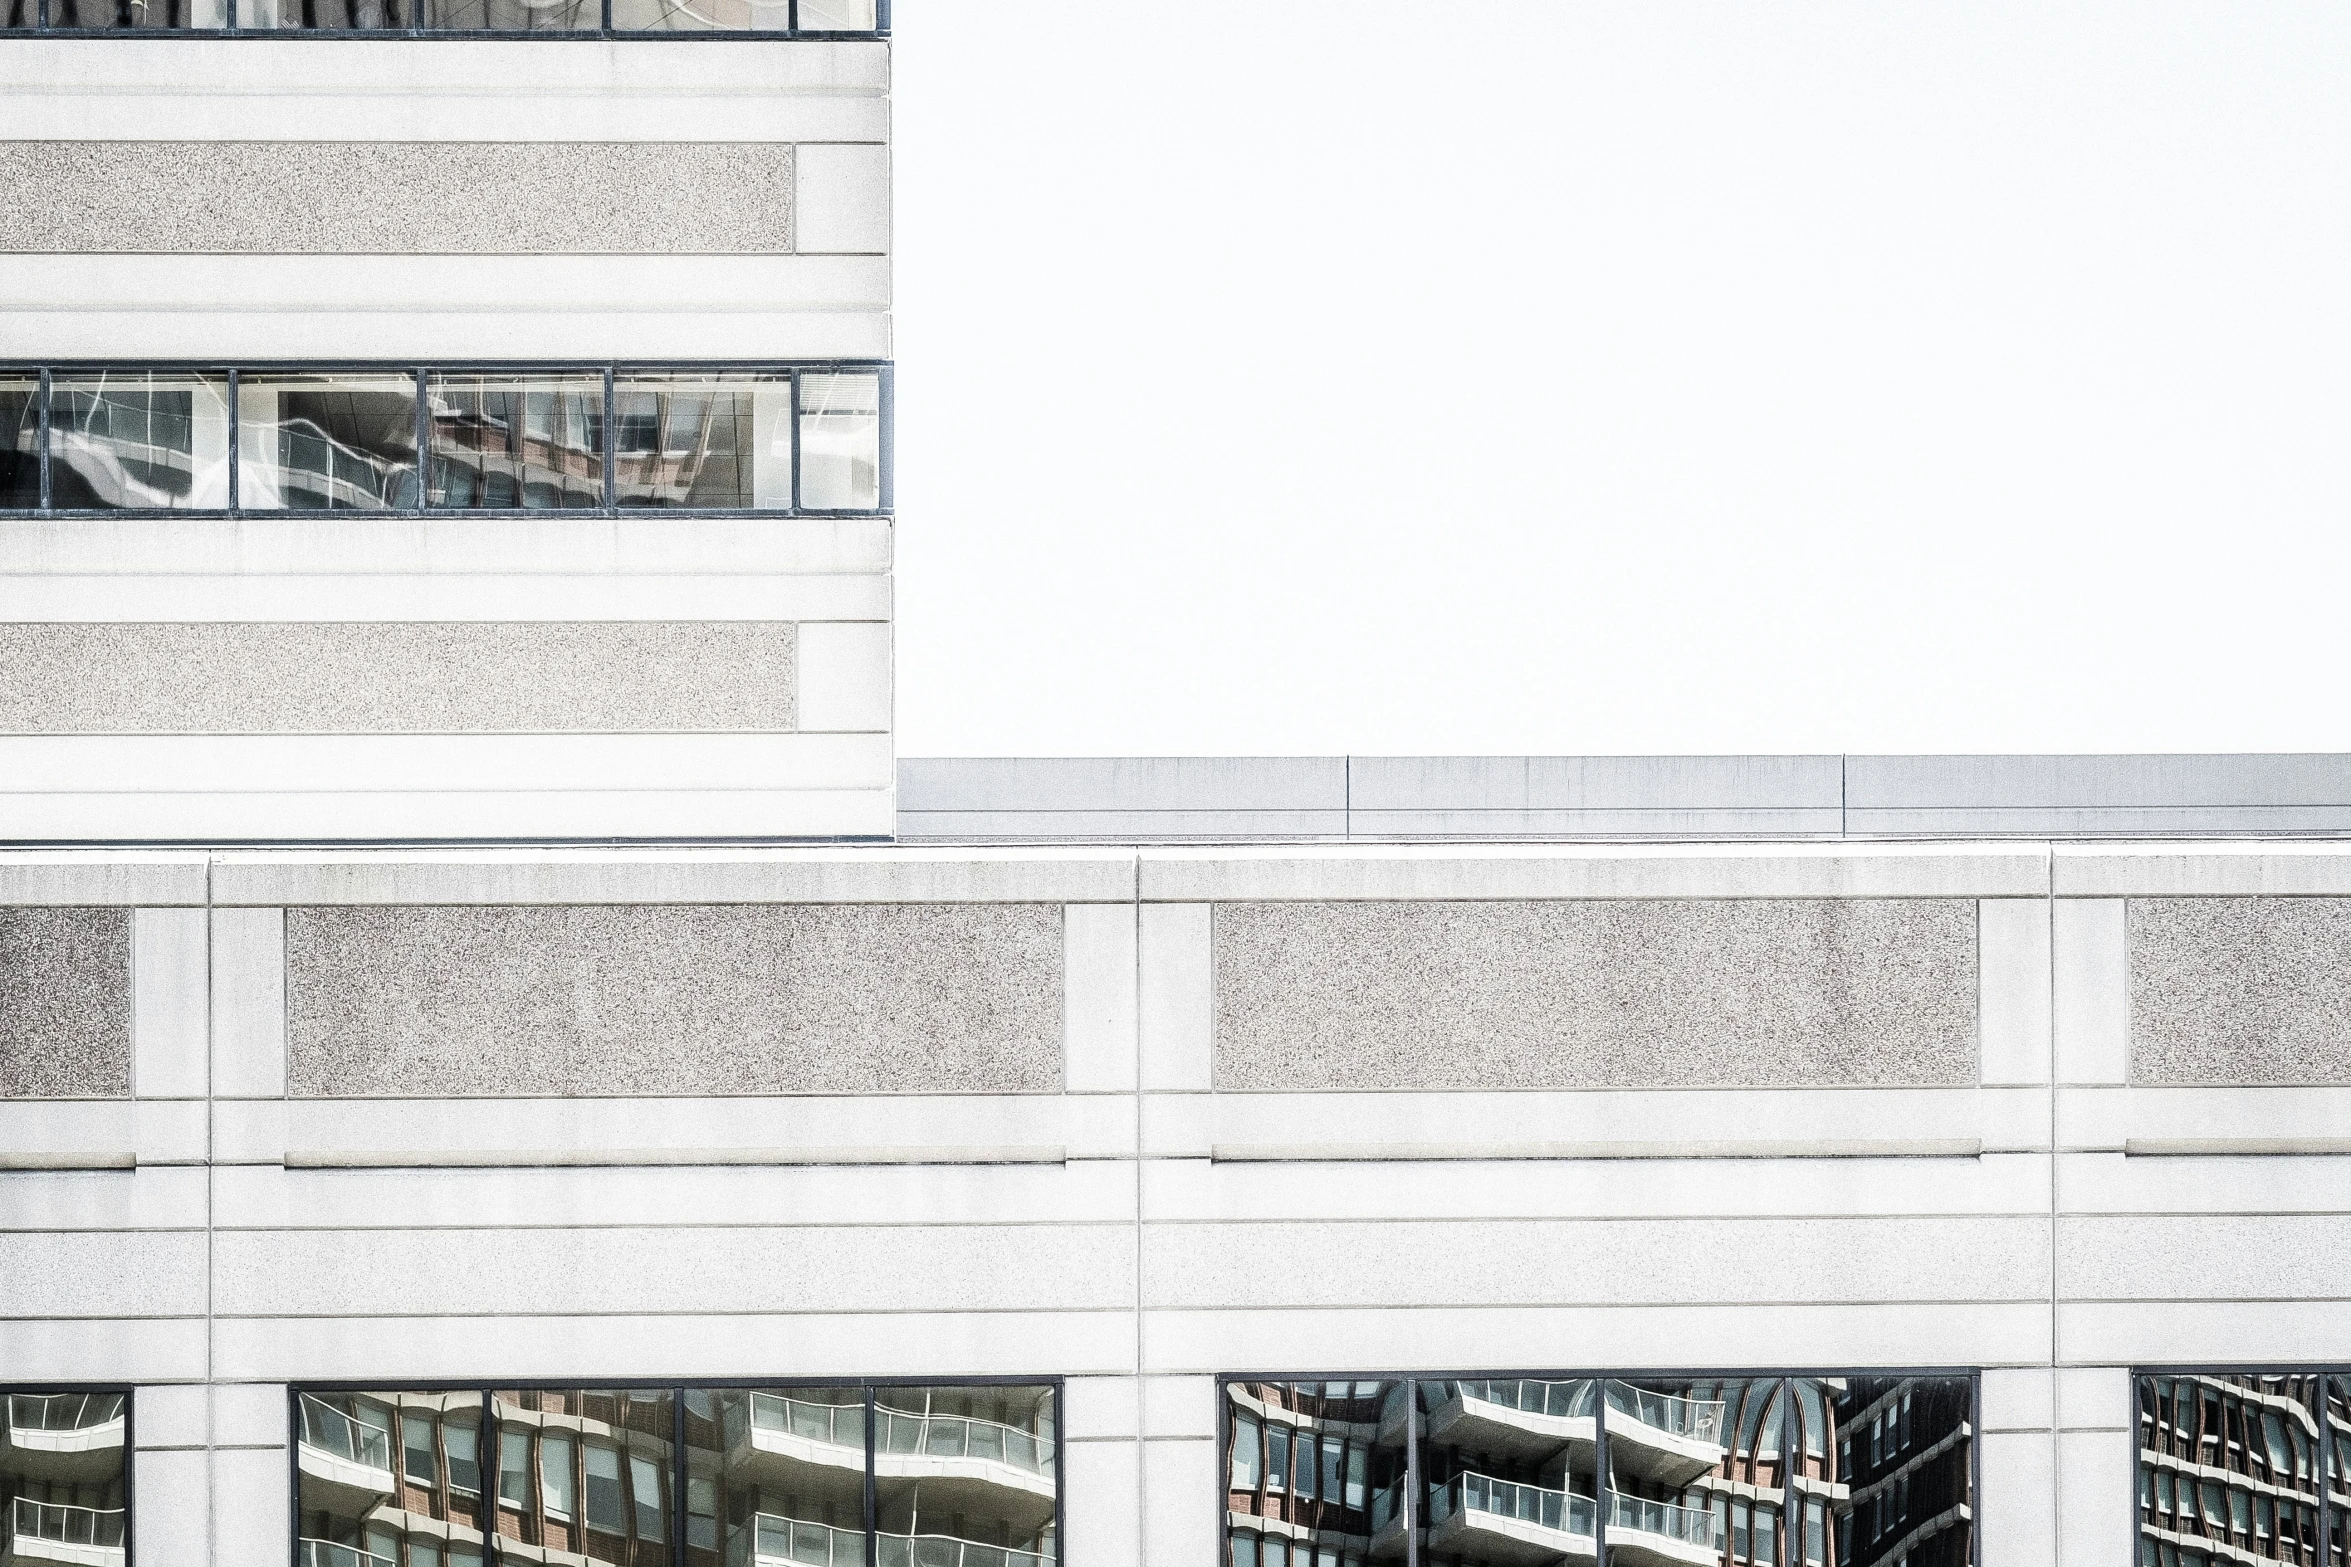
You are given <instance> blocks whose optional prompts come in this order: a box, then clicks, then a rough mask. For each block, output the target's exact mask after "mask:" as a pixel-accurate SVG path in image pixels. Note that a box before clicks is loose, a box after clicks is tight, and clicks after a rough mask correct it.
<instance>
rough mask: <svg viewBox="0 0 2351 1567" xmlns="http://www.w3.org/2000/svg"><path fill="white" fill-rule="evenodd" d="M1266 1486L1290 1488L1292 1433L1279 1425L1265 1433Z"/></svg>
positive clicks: (1278, 1489) (1272, 1488) (1269, 1488)
mask: <svg viewBox="0 0 2351 1567" xmlns="http://www.w3.org/2000/svg"><path fill="white" fill-rule="evenodd" d="M1265 1488H1266V1489H1267V1490H1268V1491H1287V1490H1288V1489H1289V1488H1290V1433H1289V1432H1288V1431H1286V1430H1283V1429H1280V1428H1278V1427H1277V1428H1275V1429H1273V1430H1269V1431H1267V1432H1266V1433H1265Z"/></svg>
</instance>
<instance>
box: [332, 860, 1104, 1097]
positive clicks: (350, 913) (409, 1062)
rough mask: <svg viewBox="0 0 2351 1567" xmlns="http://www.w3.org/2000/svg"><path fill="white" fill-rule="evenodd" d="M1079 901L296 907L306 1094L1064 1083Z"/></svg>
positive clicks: (841, 1089) (1052, 1086)
mask: <svg viewBox="0 0 2351 1567" xmlns="http://www.w3.org/2000/svg"><path fill="white" fill-rule="evenodd" d="M1061 946H1062V943H1061V908H1060V906H1059V905H1058V904H922V905H918V904H863V905H847V906H844V905H829V904H784V905H774V904H769V905H756V906H725V907H711V906H690V907H681V906H654V907H636V908H605V907H597V908H582V907H528V908H522V907H487V908H478V907H477V908H297V909H289V910H287V911H286V1030H287V1052H288V1059H287V1072H288V1084H289V1089H290V1092H291V1093H292V1094H294V1095H295V1096H296V1097H306V1098H341V1097H367V1096H406V1095H431V1096H436V1097H437V1096H444V1095H502V1096H503V1095H526V1096H527V1095H600V1094H620V1095H656V1094H697V1095H700V1094H845V1093H916V1092H921V1093H1050V1092H1055V1091H1057V1090H1058V1089H1059V1088H1060V1086H1061Z"/></svg>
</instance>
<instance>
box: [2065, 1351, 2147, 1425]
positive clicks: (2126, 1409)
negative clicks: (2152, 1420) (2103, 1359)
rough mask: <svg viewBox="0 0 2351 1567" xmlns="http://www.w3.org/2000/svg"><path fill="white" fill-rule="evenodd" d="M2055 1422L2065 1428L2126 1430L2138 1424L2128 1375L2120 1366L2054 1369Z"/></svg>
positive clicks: (2136, 1406) (2136, 1409)
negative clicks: (2055, 1392) (2055, 1375)
mask: <svg viewBox="0 0 2351 1567" xmlns="http://www.w3.org/2000/svg"><path fill="white" fill-rule="evenodd" d="M2057 1424H2058V1425H2059V1427H2060V1428H2062V1429H2064V1430H2067V1431H2129V1430H2133V1429H2135V1428H2136V1427H2137V1425H2138V1401H2137V1399H2136V1398H2135V1397H2134V1396H2133V1395H2132V1392H2131V1374H2130V1372H2129V1370H2128V1369H2126V1368H2125V1367H2122V1366H2060V1367H2058V1368H2057Z"/></svg>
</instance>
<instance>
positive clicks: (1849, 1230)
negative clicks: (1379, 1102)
mask: <svg viewBox="0 0 2351 1567" xmlns="http://www.w3.org/2000/svg"><path fill="white" fill-rule="evenodd" d="M1363 1242H1364V1236H1363V1234H1362V1231H1361V1229H1360V1228H1359V1227H1358V1226H1355V1225H1346V1224H1282V1223H1258V1224H1247V1225H1219V1224H1188V1225H1154V1226H1152V1227H1151V1229H1150V1230H1149V1232H1148V1233H1147V1234H1146V1235H1145V1236H1144V1240H1143V1280H1144V1299H1145V1300H1146V1302H1148V1303H1149V1304H1150V1305H1152V1306H1154V1307H1169V1308H1178V1309H1183V1308H1192V1309H1202V1310H1207V1309H1215V1308H1228V1309H1230V1308H1239V1307H1277V1306H1311V1307H1380V1306H1388V1307H1397V1306H1411V1307H1473V1306H1474V1307H1494V1306H1525V1305H1547V1304H1552V1303H1555V1302H1559V1301H1561V1300H1562V1298H1563V1297H1565V1298H1568V1299H1572V1300H1574V1301H1576V1302H1578V1303H1584V1304H1591V1305H1620V1304H1623V1305H1629V1304H1633V1303H1636V1302H1658V1303H1665V1304H1673V1305H1709V1304H1715V1303H1722V1304H1733V1303H1736V1302H1741V1301H1745V1302H1752V1303H1771V1304H1774V1305H1777V1304H1780V1303H1814V1302H1819V1301H1822V1300H1847V1301H1856V1302H1868V1301H1954V1302H1961V1301H2026V1300H2033V1299H2038V1300H2040V1301H2041V1302H2042V1303H2043V1309H2044V1310H2046V1309H2047V1307H2046V1302H2047V1299H2048V1289H2049V1220H2048V1217H2047V1216H2046V1215H2042V1216H2039V1217H2032V1216H2016V1217H2008V1218H1974V1219H1964V1218H1963V1219H1906V1218H1892V1217H1888V1218H1879V1219H1866V1220H1839V1219H1743V1220H1732V1219H1719V1220H1688V1219H1661V1220H1652V1221H1649V1222H1647V1223H1634V1224H1626V1223H1614V1222H1605V1223H1594V1222H1591V1221H1586V1220H1571V1219H1562V1220H1555V1221H1552V1222H1548V1223H1543V1222H1527V1221H1503V1220H1489V1221H1485V1222H1482V1223H1458V1224H1441V1223H1428V1222H1424V1221H1398V1222H1392V1223H1389V1224H1386V1225H1384V1226H1382V1227H1381V1229H1380V1233H1379V1240H1378V1244H1377V1245H1376V1246H1374V1247H1367V1246H1365V1245H1364V1244H1363ZM1725 1258H1737V1259H1738V1263H1737V1266H1736V1267H1735V1269H1731V1270H1726V1268H1725V1266H1724V1259H1725ZM1554 1358H1556V1357H1554ZM1684 1358H1687V1357H1686V1356H1685V1357H1684ZM1374 1363H1375V1364H1376V1363H1377V1362H1374ZM1437 1363H1439V1364H1441V1362H1437ZM1535 1363H1544V1364H1547V1363H1548V1362H1535ZM1246 1364H1258V1362H1246ZM1497 1364H1509V1362H1497Z"/></svg>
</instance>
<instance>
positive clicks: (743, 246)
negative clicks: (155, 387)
mask: <svg viewBox="0 0 2351 1567" xmlns="http://www.w3.org/2000/svg"><path fill="white" fill-rule="evenodd" d="M794 194H795V193H794V178H793V149H792V147H791V145H789V144H786V143H776V142H737V143H711V142H569V143H560V142H506V143H480V142H409V143H386V142H327V141H314V142H170V141H152V142H79V141H75V142H62V141H46V142H35V141H27V142H15V143H12V144H10V146H9V149H8V156H7V157H6V158H4V159H0V219H4V221H0V251H16V252H23V253H35V252H51V253H66V254H76V253H79V254H100V253H107V252H116V251H145V252H162V253H177V252H184V251H213V252H247V251H250V252H278V253H289V252H291V253H312V254H326V253H333V254H343V255H360V254H367V253H372V252H385V253H392V254H402V253H409V252H435V253H453V254H487V255H512V254H528V253H534V252H552V253H559V254H560V253H568V254H593V253H615V252H637V253H649V254H666V253H675V252H720V253H730V252H731V253H758V252H780V251H789V250H791V249H792V248H793V232H794V231H793V209H794ZM352 283H353V286H354V287H357V288H359V289H360V290H361V291H362V292H364V288H365V285H364V280H363V279H362V278H361V277H360V276H359V274H358V273H356V272H355V273H354V275H353V278H352Z"/></svg>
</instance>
